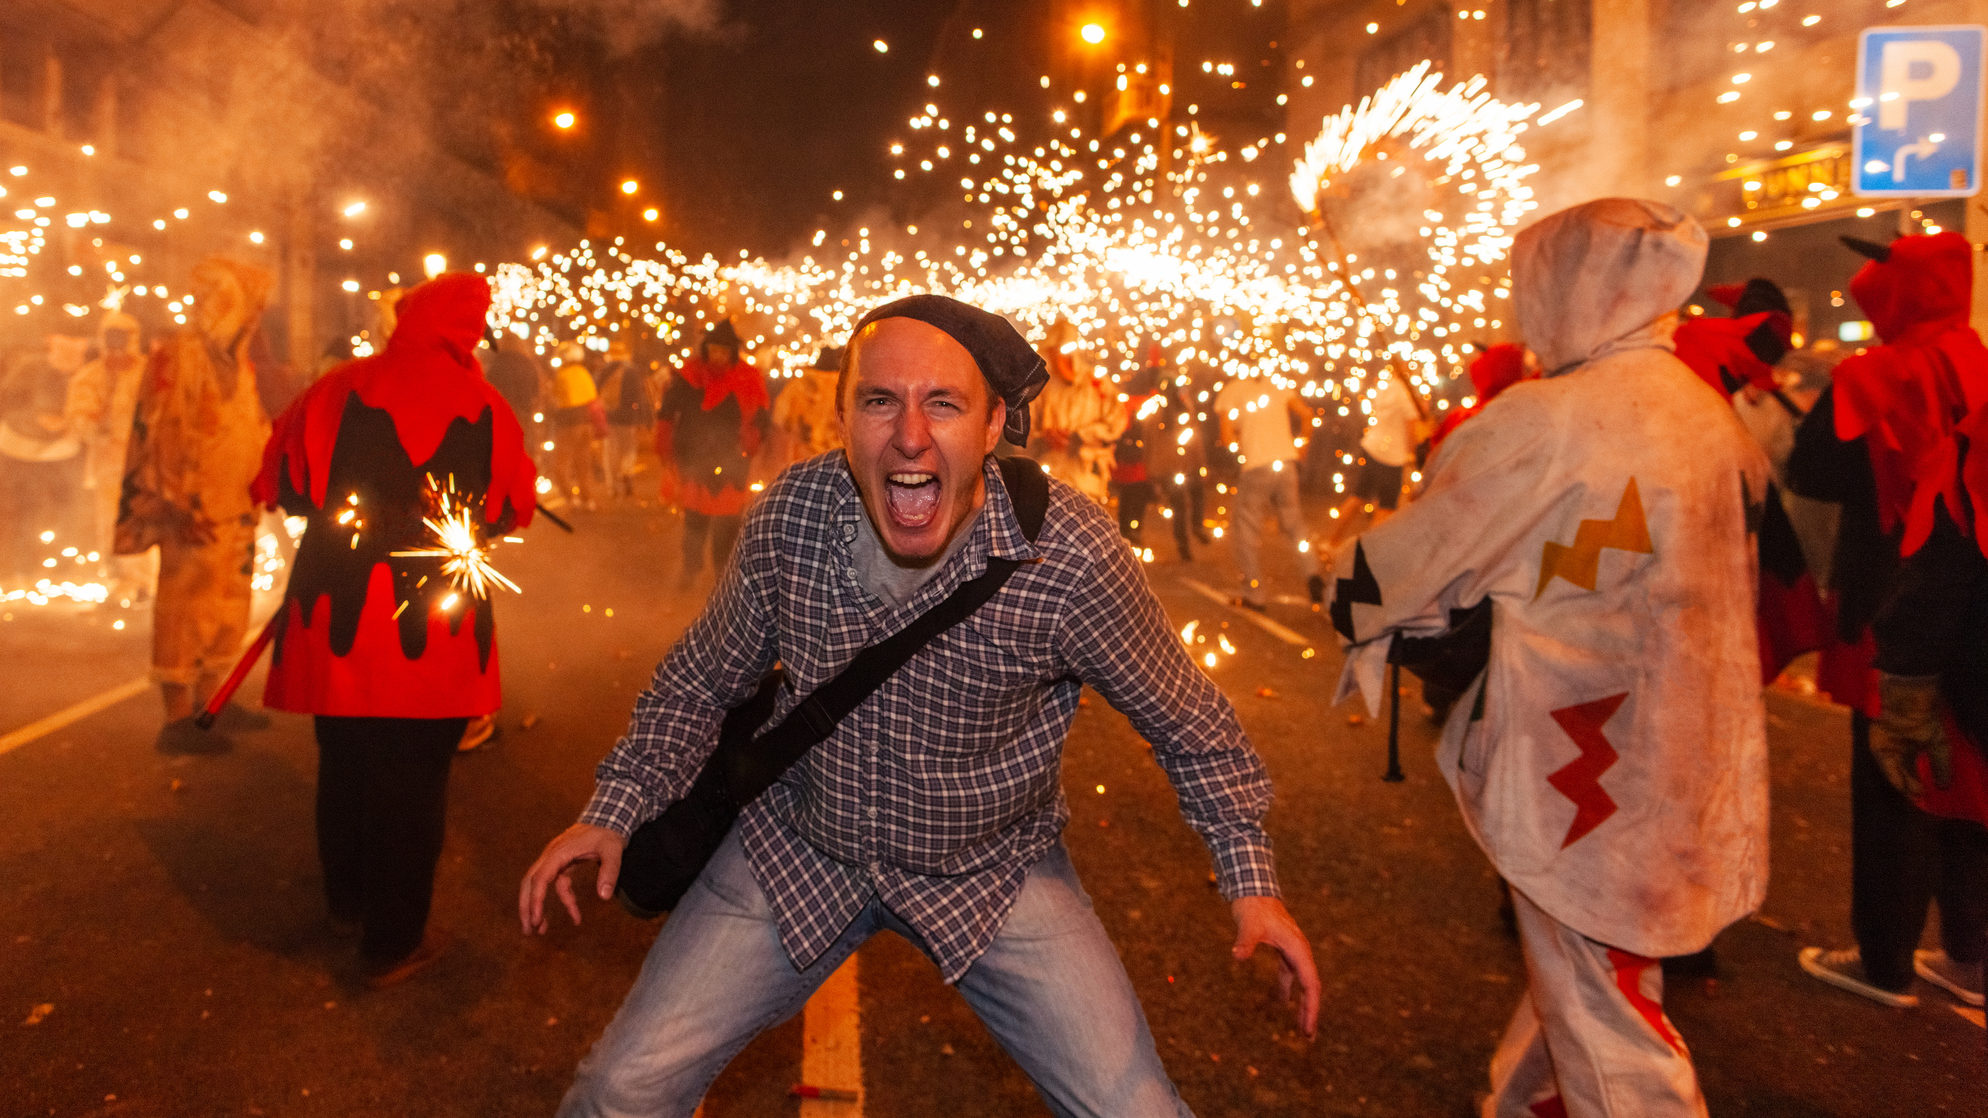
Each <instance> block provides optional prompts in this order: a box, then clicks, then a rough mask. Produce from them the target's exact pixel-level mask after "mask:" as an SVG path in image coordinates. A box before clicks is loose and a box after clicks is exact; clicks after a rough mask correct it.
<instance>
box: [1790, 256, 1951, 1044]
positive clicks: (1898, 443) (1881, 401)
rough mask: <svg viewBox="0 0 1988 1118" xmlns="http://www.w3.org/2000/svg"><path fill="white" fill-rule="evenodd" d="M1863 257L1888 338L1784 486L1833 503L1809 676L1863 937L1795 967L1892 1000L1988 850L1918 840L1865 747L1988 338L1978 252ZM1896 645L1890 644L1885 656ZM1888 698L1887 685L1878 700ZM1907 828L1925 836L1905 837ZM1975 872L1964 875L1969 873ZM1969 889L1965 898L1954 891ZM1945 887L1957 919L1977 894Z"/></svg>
mask: <svg viewBox="0 0 1988 1118" xmlns="http://www.w3.org/2000/svg"><path fill="white" fill-rule="evenodd" d="M1846 242H1847V243H1849V244H1850V247H1851V248H1853V249H1855V250H1857V251H1858V252H1860V253H1862V254H1864V255H1866V256H1868V257H1870V262H1869V263H1867V264H1865V265H1864V266H1863V268H1862V269H1860V270H1859V271H1858V272H1857V274H1856V276H1855V277H1854V278H1853V279H1852V280H1851V281H1850V294H1851V295H1852V296H1853V297H1854V298H1855V299H1856V300H1857V304H1858V305H1859V306H1860V307H1862V308H1863V310H1864V312H1865V313H1866V314H1868V315H1869V316H1870V319H1871V323H1872V325H1873V326H1874V327H1875V328H1876V330H1877V333H1878V336H1879V338H1880V339H1881V340H1882V342H1883V344H1882V345H1878V346H1875V347H1872V348H1871V349H1868V350H1865V351H1863V352H1861V353H1858V354H1855V355H1853V356H1851V357H1848V358H1845V359H1844V360H1843V362H1842V363H1841V364H1839V365H1838V366H1837V367H1836V371H1835V375H1834V377H1833V380H1832V383H1831V385H1830V387H1829V388H1828V389H1827V390H1825V391H1824V392H1823V394H1822V396H1821V397H1820V398H1818V399H1817V401H1816V404H1815V407H1814V408H1812V409H1811V410H1810V412H1809V414H1808V417H1807V418H1806V419H1805V420H1804V421H1803V422H1802V425H1801V428H1800V429H1799V430H1798V431H1797V432H1796V436H1795V448H1794V452H1793V453H1792V454H1791V456H1790V457H1789V460H1788V487H1789V488H1790V489H1791V490H1792V491H1794V492H1795V493H1797V494H1799V495H1801V496H1804V497H1809V498H1812V499H1815V500H1822V501H1830V502H1834V503H1836V504H1838V505H1840V506H1841V510H1842V511H1841V523H1840V527H1839V529H1838V534H1837V542H1836V548H1835V554H1834V558H1833V560H1832V562H1831V571H1830V582H1831V585H1830V587H1829V595H1828V599H1827V603H1826V604H1827V606H1828V608H1829V611H1830V612H1831V613H1832V614H1833V621H1834V624H1833V626H1832V627H1831V630H1830V631H1829V632H1828V633H1827V634H1825V636H1826V641H1825V643H1824V645H1823V648H1822V655H1821V660H1820V662H1819V664H1818V667H1817V672H1816V676H1817V684H1818V686H1820V687H1821V688H1822V689H1823V690H1826V691H1828V692H1829V693H1830V695H1831V696H1832V697H1834V698H1835V699H1836V700H1837V701H1838V702H1841V703H1844V704H1846V705H1848V706H1849V707H1850V708H1851V723H1850V724H1851V743H1852V744H1851V763H1850V804H1851V815H1850V848H1851V849H1850V855H1851V867H1850V923H1851V929H1852V931H1853V933H1854V934H1855V936H1856V939H1857V946H1856V947H1851V948H1844V949H1839V950H1825V949H1823V948H1820V947H1805V948H1803V949H1802V951H1801V954H1800V962H1801V965H1802V968H1803V969H1804V970H1806V971H1808V973H1809V974H1811V975H1813V976H1814V977H1816V978H1818V979H1821V980H1822V981H1824V982H1828V983H1830V984H1831V985H1834V986H1838V987H1841V988H1843V989H1846V990H1850V991H1852V992H1854V993H1857V994H1860V995H1863V996H1864V997H1867V998H1870V999H1872V1000H1874V1001H1878V1002H1881V1003H1884V1004H1886V1005H1892V1006H1901V1005H1911V1004H1914V1003H1916V1002H1917V1000H1918V998H1917V996H1916V995H1915V994H1913V993H1912V980H1913V974H1914V972H1915V970H1916V971H1917V972H1918V973H1919V974H1921V975H1925V974H1926V970H1927V969H1928V968H1927V967H1925V966H1924V965H1922V964H1924V963H1925V962H1926V960H1924V959H1916V958H1915V956H1914V948H1915V947H1916V946H1917V945H1918V940H1919V930H1920V928H1921V927H1922V926H1923V925H1924V922H1925V912H1926V902H1927V898H1928V896H1930V895H1931V892H1932V890H1931V887H1930V886H1929V885H1927V882H1928V881H1929V875H1934V876H1938V877H1940V878H1941V879H1943V880H1945V881H1948V882H1952V883H1955V884H1958V883H1961V882H1965V881H1969V880H1972V881H1975V882H1980V881H1982V880H1983V877H1982V876H1981V875H1982V874H1983V873H1984V863H1982V862H1980V861H1978V859H1979V858H1981V856H1982V852H1981V851H1978V850H1975V849H1972V848H1970V847H1969V845H1968V844H1966V843H1964V842H1956V841H1949V840H1948V839H1949V836H1934V837H1933V838H1931V839H1927V838H1926V837H1925V834H1924V828H1923V827H1922V823H1923V821H1924V818H1925V817H1924V816H1923V814H1922V813H1920V812H1919V811H1918V809H1917V808H1916V807H1914V806H1913V804H1912V802H1911V801H1910V800H1908V799H1907V798H1906V797H1905V795H1904V794H1903V793H1902V792H1901V791H1900V790H1899V789H1898V788H1896V787H1893V785H1892V784H1891V783H1890V781H1888V780H1887V778H1886V775H1885V770H1884V768H1883V766H1882V764H1881V763H1880V760H1879V758H1878V757H1877V755H1876V754H1874V753H1873V746H1874V744H1876V743H1875V742H1874V739H1873V732H1872V723H1873V720H1874V719H1882V718H1884V717H1885V716H1886V709H1887V707H1892V708H1894V714H1895V713H1896V710H1895V708H1896V707H1897V706H1898V704H1900V703H1901V702H1905V701H1908V700H1909V699H1910V698H1911V696H1909V695H1907V694H1905V693H1904V692H1902V691H1899V690H1898V689H1897V688H1896V687H1895V686H1881V681H1880V675H1879V672H1878V670H1877V668H1876V666H1875V665H1874V660H1875V658H1876V655H1877V642H1876V640H1875V638H1874V635H1873V623H1874V622H1875V621H1876V620H1877V619H1878V617H1879V612H1880V609H1881V608H1882V607H1883V606H1884V604H1885V602H1886V600H1887V598H1888V597H1890V596H1892V595H1893V594H1894V593H1895V592H1896V590H1897V588H1898V587H1899V585H1900V548H1901V542H1902V540H1903V539H1904V536H1905V529H1906V519H1907V514H1908V512H1909V511H1910V510H1911V508H1912V506H1913V497H1914V491H1915V489H1917V487H1918V486H1917V482H1918V479H1920V478H1921V477H1922V476H1924V473H1925V471H1926V470H1927V469H1928V468H1929V467H1930V466H1932V465H1933V464H1935V463H1936V462H1937V461H1938V452H1939V450H1940V448H1941V447H1942V446H1943V445H1945V444H1947V443H1948V442H1949V441H1950V440H1951V438H1952V436H1953V434H1954V432H1955V430H1956V428H1957V426H1958V425H1959V423H1960V421H1961V420H1962V419H1963V418H1964V417H1966V416H1967V415H1968V414H1969V413H1970V412H1974V411H1976V410H1977V409H1979V408H1980V406H1981V405H1982V403H1983V402H1984V401H1988V347H1983V345H1982V343H1981V339H1980V337H1979V336H1978V335H1977V334H1976V333H1975V332H1974V330H1973V329H1972V328H1970V327H1969V326H1968V324H1967V316H1968V308H1969V305H1970V299H1971V295H1972V287H1973V270H1974V261H1973V248H1972V246H1970V245H1969V244H1968V242H1967V240H1966V239H1965V238H1963V237H1962V236H1960V235H1959V234H1958V233H1937V234H1931V235H1916V236H1908V237H1901V238H1899V239H1898V240H1897V241H1894V242H1893V243H1892V244H1890V245H1889V246H1881V245H1874V244H1869V243H1866V242H1862V241H1852V240H1849V239H1847V238H1846ZM1897 652H1898V650H1897V648H1896V647H1894V649H1893V655H1896V654H1897ZM1888 692H1889V693H1888ZM1915 836H1916V837H1917V838H1918V839H1921V840H1924V841H1915ZM1970 875H1973V876H1971V877H1970ZM1968 892H1971V893H1972V894H1973V897H1974V898H1977V899H1969V898H1968V897H1966V896H1963V895H1961V893H1968ZM1961 893H1955V892H1952V891H1951V890H1949V889H1948V888H1947V887H1945V886H1942V888H1941V889H1940V894H1941V900H1942V902H1943V903H1942V913H1943V920H1944V919H1945V917H1946V912H1945V910H1946V907H1947V906H1946V903H1945V902H1947V901H1949V900H1952V901H1954V902H1956V905H1957V910H1956V912H1955V913H1954V914H1953V915H1954V916H1957V917H1958V916H1963V915H1964V913H1966V912H1967V911H1969V910H1970V906H1972V905H1973V904H1976V903H1978V898H1979V897H1980V896H1982V895H1984V894H1983V892H1982V890H1980V889H1978V888H1973V887H1972V886H1968V887H1965V888H1963V889H1962V891H1961Z"/></svg>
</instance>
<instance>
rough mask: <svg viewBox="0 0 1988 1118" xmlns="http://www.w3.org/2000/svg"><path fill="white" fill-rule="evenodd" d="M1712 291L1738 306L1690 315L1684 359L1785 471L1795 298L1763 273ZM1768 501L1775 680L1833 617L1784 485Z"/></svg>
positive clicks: (1820, 640) (1766, 679) (1766, 588)
mask: <svg viewBox="0 0 1988 1118" xmlns="http://www.w3.org/2000/svg"><path fill="white" fill-rule="evenodd" d="M1706 292H1707V293H1708V294H1710V295H1711V296H1712V298H1713V299H1715V300H1717V301H1718V302H1720V303H1723V304H1724V305H1725V306H1726V307H1727V309H1729V310H1731V311H1732V312H1733V313H1732V317H1730V318H1714V317H1712V316H1710V315H1701V316H1698V317H1694V318H1688V319H1686V320H1685V321H1684V322H1683V323H1682V324H1681V325H1679V326H1678V328H1677V335H1676V342H1677V356H1678V360H1680V361H1683V362H1684V363H1685V364H1686V365H1688V366H1690V367H1691V371H1692V372H1694V373H1697V374H1698V378H1699V379H1700V380H1703V381H1704V382H1705V383H1706V384H1707V385H1709V386H1710V387H1711V389H1712V390H1713V391H1714V392H1717V393H1719V394H1720V395H1721V396H1724V397H1726V398H1728V399H1730V400H1731V401H1732V404H1733V410H1734V411H1735V412H1737V413H1738V414H1739V417H1740V421H1741V422H1743V423H1745V424H1746V426H1747V430H1748V431H1749V432H1751V433H1752V434H1753V436H1754V439H1755V441H1757V442H1759V443H1760V444H1761V449H1763V450H1765V451H1767V456H1768V460H1769V461H1770V462H1772V463H1773V464H1774V466H1775V469H1776V471H1777V477H1778V475H1779V472H1780V471H1781V470H1782V468H1783V467H1784V466H1785V464H1786V462H1787V458H1788V455H1789V452H1790V450H1791V448H1792V445H1793V441H1794V431H1795V428H1796V426H1797V425H1798V424H1800V422H1801V420H1802V417H1803V414H1804V413H1803V412H1802V410H1801V409H1800V408H1799V407H1798V406H1796V404H1795V403H1794V401H1792V400H1790V399H1789V398H1788V396H1787V394H1786V393H1784V392H1783V391H1782V390H1781V387H1780V384H1779V383H1778V382H1777V381H1776V380H1775V377H1774V368H1775V366H1776V365H1777V364H1779V363H1780V361H1781V359H1782V358H1784V357H1786V356H1787V355H1788V351H1789V350H1790V348H1792V345H1793V341H1794V317H1793V314H1792V312H1791V310H1790V308H1789V306H1788V297H1787V296H1786V295H1785V294H1783V293H1782V291H1781V288H1780V287H1779V286H1777V285H1776V284H1775V283H1774V281H1772V280H1769V279H1765V278H1762V277H1759V276H1755V277H1753V278H1752V279H1749V280H1747V281H1746V282H1745V283H1727V284H1716V285H1714V286H1712V287H1709V288H1706ZM1761 508H1762V519H1761V523H1760V533H1759V537H1760V593H1759V597H1758V599H1757V600H1756V606H1757V614H1756V617H1755V621H1756V624H1757V625H1758V627H1759V630H1760V678H1761V681H1762V682H1763V683H1771V682H1773V681H1774V680H1775V679H1777V678H1779V677H1780V675H1781V672H1782V671H1783V670H1785V669H1786V668H1787V667H1788V665H1789V664H1791V663H1793V662H1794V660H1795V658H1796V657H1798V656H1800V655H1802V654H1803V653H1807V652H1814V651H1816V650H1817V649H1819V648H1821V647H1822V645H1823V644H1824V641H1825V637H1824V634H1825V633H1826V632H1827V631H1828V629H1829V620H1828V617H1827V611H1826V610H1825V609H1824V607H1823V604H1822V594H1821V591H1820V590H1818V589H1817V587H1816V584H1815V578H1814V576H1813V575H1811V574H1810V573H1809V571H1808V567H1807V562H1806V560H1805V559H1804V558H1803V556H1802V553H1801V544H1800V542H1799V540H1798V538H1797V536H1796V534H1795V529H1794V525H1793V523H1792V522H1791V521H1790V520H1789V518H1788V515H1787V511H1786V510H1785V509H1784V508H1783V507H1782V505H1781V498H1780V494H1779V492H1778V490H1777V491H1776V492H1773V493H1770V494H1769V495H1768V496H1767V498H1766V499H1765V500H1764V501H1763V503H1762V506H1761Z"/></svg>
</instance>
